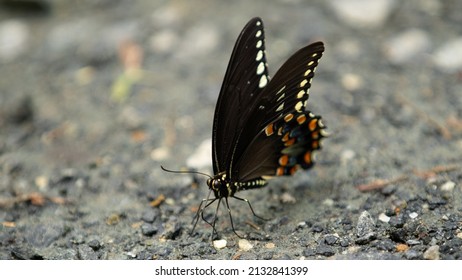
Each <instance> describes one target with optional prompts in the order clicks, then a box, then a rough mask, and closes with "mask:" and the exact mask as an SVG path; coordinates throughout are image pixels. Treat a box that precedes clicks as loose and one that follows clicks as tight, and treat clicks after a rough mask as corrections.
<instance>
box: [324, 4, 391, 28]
mask: <svg viewBox="0 0 462 280" xmlns="http://www.w3.org/2000/svg"><path fill="white" fill-rule="evenodd" d="M329 4H330V6H331V8H332V9H333V10H334V12H335V13H336V15H337V17H338V18H340V19H341V20H342V21H343V22H344V23H346V24H348V25H350V26H353V27H360V28H375V27H380V26H381V25H383V24H384V23H385V21H386V19H387V18H388V15H389V14H390V13H391V11H392V10H393V8H394V6H395V1H394V0H375V1H370V0H330V1H329Z"/></svg>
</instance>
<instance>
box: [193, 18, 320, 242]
mask: <svg viewBox="0 0 462 280" xmlns="http://www.w3.org/2000/svg"><path fill="white" fill-rule="evenodd" d="M323 51H324V45H323V43H322V42H316V43H313V44H311V45H309V46H306V47H304V48H302V49H300V50H299V51H297V52H296V53H295V54H294V55H292V56H291V57H290V58H289V59H288V60H287V61H286V62H285V63H284V65H282V67H281V68H280V69H279V71H278V72H277V73H276V74H275V75H274V77H273V78H272V79H271V80H270V78H269V76H268V65H267V63H266V55H265V36H264V30H263V22H262V20H261V19H260V18H258V17H256V18H253V19H251V20H250V21H249V22H248V23H247V25H246V26H245V27H244V29H243V30H242V32H241V34H240V35H239V37H238V38H237V42H236V44H235V46H234V49H233V53H232V55H231V59H230V61H229V64H228V69H227V70H226V74H225V78H224V81H223V85H222V87H221V90H220V95H219V97H218V101H217V105H216V108H215V116H214V121H213V139H212V153H213V155H212V157H213V172H214V174H215V175H214V176H213V177H210V179H208V180H207V185H208V186H209V189H210V192H209V195H208V196H207V198H206V199H204V200H203V201H202V202H201V204H200V205H199V209H198V212H197V213H196V218H195V224H194V228H195V226H196V224H197V222H198V220H199V216H201V217H202V219H203V220H204V221H205V222H207V223H208V224H210V225H211V226H212V228H213V232H214V233H216V230H215V222H216V220H217V212H218V207H219V206H220V203H221V201H222V200H223V199H224V201H225V204H226V207H227V209H228V213H229V218H230V221H231V226H232V229H233V231H234V233H235V234H236V235H238V236H239V234H237V233H236V231H235V229H234V224H233V219H232V216H231V210H230V208H229V203H228V198H229V197H233V198H236V199H238V200H242V201H245V202H247V204H248V205H249V207H250V210H251V211H252V213H253V215H255V216H257V215H256V214H255V212H254V210H253V209H252V206H251V205H250V203H249V201H248V200H247V199H244V198H240V197H237V196H236V193H237V192H239V191H243V190H248V189H255V188H261V187H263V186H265V184H266V180H267V179H268V178H270V177H272V176H283V175H292V174H293V173H294V172H295V171H296V170H298V169H307V168H310V167H312V166H313V152H314V151H315V150H318V149H320V147H321V146H320V140H321V139H322V138H323V137H324V136H325V133H324V128H325V127H324V125H323V124H322V122H321V117H320V116H315V115H313V114H312V113H310V112H307V111H305V107H306V105H307V100H308V90H309V88H310V86H311V79H312V78H313V76H314V72H315V69H316V66H317V65H318V60H319V59H320V58H321V56H322V53H323ZM212 192H213V194H214V196H215V197H214V198H210V195H211V193H212ZM216 200H218V205H217V212H215V216H214V218H213V221H212V222H209V221H207V219H205V217H204V209H205V208H207V207H208V206H210V205H211V204H212V203H214V202H215V201H216ZM257 217H259V216H257ZM259 218H260V217H259ZM194 228H193V231H194Z"/></svg>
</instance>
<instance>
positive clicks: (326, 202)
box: [322, 198, 334, 207]
mask: <svg viewBox="0 0 462 280" xmlns="http://www.w3.org/2000/svg"><path fill="white" fill-rule="evenodd" d="M322 205H325V206H329V207H332V206H334V200H333V199H332V198H326V199H324V201H323V202H322Z"/></svg>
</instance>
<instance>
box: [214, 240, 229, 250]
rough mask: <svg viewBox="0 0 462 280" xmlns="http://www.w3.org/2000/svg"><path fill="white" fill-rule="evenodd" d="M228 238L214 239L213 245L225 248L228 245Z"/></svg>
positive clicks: (216, 247)
mask: <svg viewBox="0 0 462 280" xmlns="http://www.w3.org/2000/svg"><path fill="white" fill-rule="evenodd" d="M226 243H227V242H226V240H225V239H220V240H214V241H213V247H215V249H223V248H225V247H226Z"/></svg>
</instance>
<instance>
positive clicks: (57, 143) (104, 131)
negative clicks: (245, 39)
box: [0, 0, 462, 259]
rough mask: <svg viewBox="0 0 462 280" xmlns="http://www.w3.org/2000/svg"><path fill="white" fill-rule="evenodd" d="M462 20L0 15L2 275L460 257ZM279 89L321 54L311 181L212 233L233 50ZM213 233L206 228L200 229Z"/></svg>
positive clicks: (299, 179) (144, 7) (258, 194)
mask: <svg viewBox="0 0 462 280" xmlns="http://www.w3.org/2000/svg"><path fill="white" fill-rule="evenodd" d="M460 11H462V2H461V1H438V0H423V1H417V0H410V1H404V2H400V1H393V0H377V1H367V0H329V1H322V0H315V1H302V0H284V1H283V0H280V1H263V0H259V1H252V2H251V4H250V2H249V1H243V0H242V1H233V5H229V2H226V1H210V0H209V1H194V2H193V1H136V2H132V1H112V0H100V1H77V2H76V1H57V0H54V1H53V0H50V1H45V0H43V1H40V0H36V1H13V0H0V222H1V224H0V259H304V258H305V259H462V230H461V228H462V224H461V218H462V204H461V203H462V184H461V182H462V161H461V158H462V94H461V92H462V83H461V79H462V75H461V73H462V35H461V34H462V29H461V26H462V13H461V12H460ZM253 16H260V17H262V18H263V20H264V22H265V26H266V46H267V58H268V61H269V69H270V74H271V73H272V74H274V73H275V71H276V69H277V68H278V67H279V66H280V65H281V63H282V62H283V61H284V60H285V59H287V57H288V56H289V55H290V54H291V53H293V52H294V51H296V50H297V49H299V48H301V47H302V46H304V45H306V44H308V43H309V42H311V41H315V40H322V41H324V42H325V45H326V52H325V53H324V57H323V59H322V60H321V61H320V65H319V67H318V69H317V76H316V77H315V79H314V80H313V86H312V89H311V91H310V92H311V97H310V102H309V105H308V107H309V109H310V110H312V111H313V112H315V113H316V114H320V115H322V116H323V118H324V120H325V124H326V125H327V126H328V131H329V132H330V134H331V136H330V137H329V138H328V139H327V140H326V141H324V149H323V150H322V151H321V152H320V153H319V154H318V161H317V162H318V164H317V165H316V166H315V168H313V169H311V170H310V171H308V172H298V173H297V174H295V176H293V177H289V178H278V179H275V180H273V181H271V182H270V184H269V185H268V186H267V187H266V188H264V189H261V190H256V191H247V192H244V193H242V194H241V196H242V197H246V198H248V199H249V200H250V201H251V202H252V206H253V208H254V209H255V211H256V212H257V213H258V214H259V215H261V216H264V217H267V218H269V220H268V221H262V220H259V219H255V218H254V217H253V216H252V214H251V212H250V211H249V209H248V207H247V206H245V205H243V204H241V202H239V201H237V200H232V201H231V202H230V204H231V207H232V209H233V218H234V223H235V225H236V228H237V230H238V231H239V232H240V233H242V234H246V235H247V237H246V239H245V240H239V239H238V238H237V237H236V236H235V235H234V234H233V232H232V230H231V226H230V223H229V220H228V219H227V213H226V211H225V209H224V208H223V209H220V219H219V221H218V223H217V230H218V231H219V234H220V238H221V239H224V240H226V246H225V247H223V248H221V247H220V244H219V243H216V244H215V247H214V245H213V244H212V242H211V241H210V234H211V232H212V230H211V228H210V227H209V226H208V225H207V224H206V223H204V222H202V221H201V222H199V223H198V226H197V228H196V232H195V234H193V235H192V236H190V235H189V231H190V230H191V228H192V225H191V223H190V222H191V220H192V218H193V216H194V213H195V210H196V209H197V206H198V204H199V202H200V201H201V199H202V198H204V197H205V196H206V194H207V187H206V184H205V179H206V178H205V177H202V176H197V177H194V176H191V175H178V174H171V173H165V172H163V171H162V170H161V169H160V164H163V165H165V166H166V167H169V168H172V169H181V168H184V167H187V168H195V169H197V170H200V171H202V172H206V173H211V172H212V171H211V159H210V138H211V125H212V120H213V119H212V118H213V112H214V106H215V102H216V99H217V95H218V92H219V89H220V86H221V81H222V78H223V75H224V72H225V69H226V65H227V63H228V60H229V56H230V53H231V50H232V47H233V44H234V41H235V39H236V37H237V35H238V34H239V32H240V31H241V28H242V27H243V26H244V25H245V23H246V22H247V21H248V20H249V19H250V18H251V17H253ZM207 215H213V210H212V209H210V211H209V212H208V213H207Z"/></svg>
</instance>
